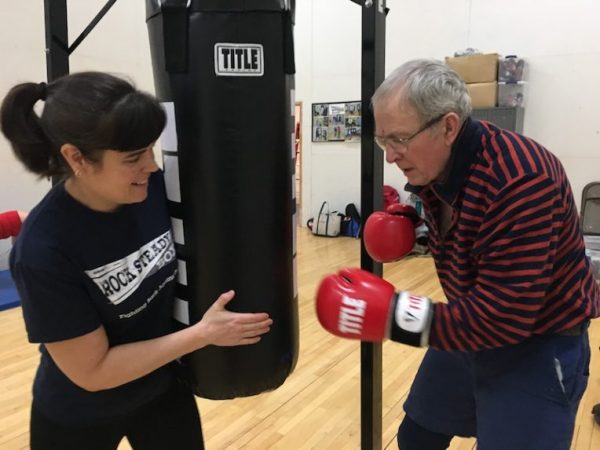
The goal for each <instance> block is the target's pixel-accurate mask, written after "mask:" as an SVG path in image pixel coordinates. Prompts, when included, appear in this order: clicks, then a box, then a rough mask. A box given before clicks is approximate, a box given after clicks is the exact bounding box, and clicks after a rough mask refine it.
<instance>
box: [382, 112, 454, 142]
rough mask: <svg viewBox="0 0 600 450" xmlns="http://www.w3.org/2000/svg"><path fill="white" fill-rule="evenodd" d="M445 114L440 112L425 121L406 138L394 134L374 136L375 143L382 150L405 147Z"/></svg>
mask: <svg viewBox="0 0 600 450" xmlns="http://www.w3.org/2000/svg"><path fill="white" fill-rule="evenodd" d="M445 115H446V113H444V114H440V115H439V116H436V117H434V118H433V119H431V120H430V121H428V122H426V123H425V125H423V126H422V127H421V128H419V129H418V130H417V131H416V132H415V133H413V134H412V135H410V136H409V137H406V138H399V137H396V136H394V135H391V136H375V143H376V144H377V145H378V146H379V147H381V149H382V150H385V149H386V147H390V148H391V149H392V150H397V149H399V148H402V149H405V150H406V149H407V148H408V144H409V143H410V141H411V140H412V139H414V138H416V137H417V136H418V135H419V134H421V133H422V132H423V131H425V130H426V129H428V128H430V127H432V126H433V125H435V124H436V123H438V122H439V121H440V120H442V118H443V117H444V116H445Z"/></svg>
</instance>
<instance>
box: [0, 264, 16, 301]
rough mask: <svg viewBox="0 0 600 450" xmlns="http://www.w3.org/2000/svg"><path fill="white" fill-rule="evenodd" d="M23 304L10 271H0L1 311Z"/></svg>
mask: <svg viewBox="0 0 600 450" xmlns="http://www.w3.org/2000/svg"><path fill="white" fill-rule="evenodd" d="M20 304H21V302H20V300H19V294H17V289H16V288H15V284H14V283H13V280H12V278H11V276H10V271H8V270H0V311H3V310H5V309H8V308H14V307H15V306H19V305H20Z"/></svg>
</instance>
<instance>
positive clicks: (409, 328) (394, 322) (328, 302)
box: [316, 268, 434, 347]
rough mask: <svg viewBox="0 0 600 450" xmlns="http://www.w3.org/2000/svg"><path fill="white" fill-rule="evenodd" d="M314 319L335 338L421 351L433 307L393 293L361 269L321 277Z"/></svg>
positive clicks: (427, 340)
mask: <svg viewBox="0 0 600 450" xmlns="http://www.w3.org/2000/svg"><path fill="white" fill-rule="evenodd" d="M316 307H317V317H318V318H319V322H320V323H321V326H323V328H325V329H326V330H327V331H329V332H330V333H332V334H335V335H336V336H340V337H345V338H350V339H360V340H361V341H371V342H381V341H383V340H384V339H391V340H393V341H396V342H402V343H404V344H408V345H413V346H416V347H421V346H424V345H427V343H428V342H429V329H430V327H431V320H432V318H433V309H434V308H433V305H432V303H431V300H429V299H428V298H426V297H419V296H415V295H412V294H410V293H408V292H400V293H396V292H395V290H394V286H392V285H391V284H390V283H388V282H387V281H385V280H383V279H382V278H380V277H378V276H376V275H373V274H372V273H370V272H367V271H365V270H361V269H355V268H349V269H342V270H340V271H339V272H338V273H337V274H333V275H329V276H327V277H325V278H324V279H323V280H322V281H321V284H320V286H319V288H318V290H317V299H316Z"/></svg>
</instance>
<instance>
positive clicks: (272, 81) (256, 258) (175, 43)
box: [146, 0, 298, 399]
mask: <svg viewBox="0 0 600 450" xmlns="http://www.w3.org/2000/svg"><path fill="white" fill-rule="evenodd" d="M146 8H147V24H148V30H149V36H150V48H151V54H152V64H153V70H154V80H155V86H156V94H157V96H158V98H159V100H160V101H161V102H163V103H164V106H165V109H166V111H167V115H168V123H167V127H166V129H165V132H164V133H163V136H162V137H161V146H162V150H163V164H164V171H165V180H166V184H167V197H168V200H169V207H170V212H171V216H172V223H173V234H174V240H175V242H176V248H177V255H178V260H179V279H178V286H177V297H178V298H177V299H176V306H175V309H176V311H175V317H176V318H177V319H178V320H179V321H180V322H182V323H186V324H190V323H195V322H197V321H199V320H200V319H201V318H202V316H203V314H204V313H205V312H206V310H207V309H208V308H209V307H210V305H212V303H213V302H214V301H215V300H216V299H217V297H218V296H219V295H220V294H221V293H222V292H225V291H227V290H229V289H234V290H235V291H236V296H235V298H234V299H233V300H232V302H231V303H230V304H229V305H228V309H230V310H233V311H238V312H267V313H269V315H270V316H271V318H272V319H273V325H272V328H271V331H270V332H269V333H268V334H266V335H264V336H263V337H262V339H261V341H260V342H259V343H258V344H255V345H249V346H238V347H215V346H209V347H206V348H203V349H201V350H198V351H196V352H194V353H192V354H191V355H188V356H187V357H186V360H187V362H188V363H189V365H190V366H191V368H192V371H193V376H194V378H195V381H194V382H195V385H196V386H195V392H196V394H197V395H199V396H201V397H205V398H210V399H228V398H234V397H240V396H249V395H254V394H258V393H261V392H264V391H267V390H272V389H275V388H277V387H278V386H280V385H281V384H282V383H283V382H284V381H285V379H286V378H287V376H288V375H289V374H290V373H291V372H292V370H293V369H294V366H295V364H296V360H297V358H298V305H297V303H298V294H297V282H296V259H295V256H296V235H295V232H296V231H295V230H296V226H295V224H296V211H295V205H296V202H295V198H294V197H295V194H294V183H293V180H294V173H293V171H294V158H295V152H294V145H293V144H294V134H293V121H294V90H293V87H294V77H293V74H294V72H295V68H294V52H293V39H292V32H293V28H292V27H293V11H294V4H293V2H290V1H289V0H147V2H146Z"/></svg>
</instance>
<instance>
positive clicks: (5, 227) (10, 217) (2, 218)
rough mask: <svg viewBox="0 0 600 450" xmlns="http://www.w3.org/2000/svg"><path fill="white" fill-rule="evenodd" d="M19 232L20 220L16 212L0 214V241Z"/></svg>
mask: <svg viewBox="0 0 600 450" xmlns="http://www.w3.org/2000/svg"><path fill="white" fill-rule="evenodd" d="M19 231H21V218H20V217H19V213H18V212H17V211H6V212H3V213H0V239H5V238H8V237H13V236H16V235H17V234H19Z"/></svg>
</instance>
